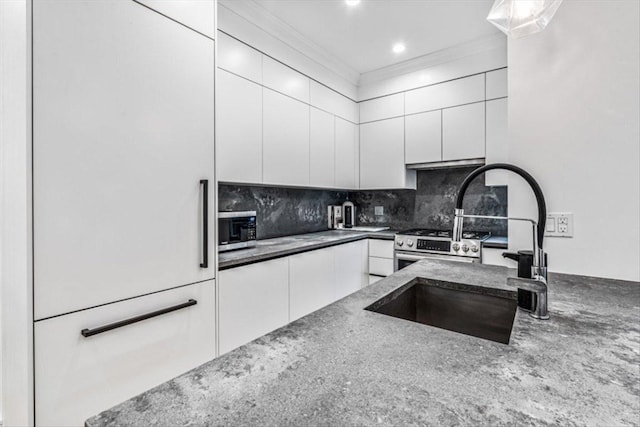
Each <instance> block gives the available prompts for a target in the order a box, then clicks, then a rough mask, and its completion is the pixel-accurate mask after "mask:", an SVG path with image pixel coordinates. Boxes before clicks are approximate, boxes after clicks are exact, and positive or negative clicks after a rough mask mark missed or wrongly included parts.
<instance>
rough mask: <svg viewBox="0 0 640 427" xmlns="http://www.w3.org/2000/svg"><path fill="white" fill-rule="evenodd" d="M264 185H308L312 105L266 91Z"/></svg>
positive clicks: (264, 92)
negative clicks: (310, 108)
mask: <svg viewBox="0 0 640 427" xmlns="http://www.w3.org/2000/svg"><path fill="white" fill-rule="evenodd" d="M263 106H264V109H263V153H262V154H263V182H264V183H265V184H289V185H309V106H308V105H307V104H303V103H302V102H299V101H296V100H295V99H292V98H289V97H288V96H285V95H282V94H280V93H277V92H274V91H272V90H270V89H267V88H263Z"/></svg>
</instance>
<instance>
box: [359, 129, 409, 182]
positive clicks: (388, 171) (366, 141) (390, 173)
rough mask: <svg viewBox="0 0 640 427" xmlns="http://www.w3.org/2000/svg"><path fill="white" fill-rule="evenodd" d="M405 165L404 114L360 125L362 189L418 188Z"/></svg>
mask: <svg viewBox="0 0 640 427" xmlns="http://www.w3.org/2000/svg"><path fill="white" fill-rule="evenodd" d="M415 176H416V172H415V171H407V169H406V168H405V164H404V117H397V118H394V119H386V120H379V121H375V122H371V123H364V124H362V125H360V188H363V189H386V188H416V187H415V185H416V182H415Z"/></svg>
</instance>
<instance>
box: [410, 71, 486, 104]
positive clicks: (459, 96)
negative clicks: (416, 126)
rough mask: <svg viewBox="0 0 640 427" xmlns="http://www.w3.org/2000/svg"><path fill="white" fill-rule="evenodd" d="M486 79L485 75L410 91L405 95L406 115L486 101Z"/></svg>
mask: <svg viewBox="0 0 640 427" xmlns="http://www.w3.org/2000/svg"><path fill="white" fill-rule="evenodd" d="M484 78H485V77H484V73H483V74H477V75H475V76H469V77H465V78H461V79H456V80H452V81H450V82H445V83H438V84H434V85H431V86H426V87H423V88H420V89H415V90H410V91H408V92H406V94H405V114H414V113H421V112H423V111H431V110H438V109H441V108H447V107H453V106H456V105H462V104H470V103H473V102H479V101H484V99H485V93H484V90H485V82H484Z"/></svg>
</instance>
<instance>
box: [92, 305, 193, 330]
mask: <svg viewBox="0 0 640 427" xmlns="http://www.w3.org/2000/svg"><path fill="white" fill-rule="evenodd" d="M197 303H198V301H196V300H194V299H190V300H189V301H187V302H183V303H182V304H178V305H173V306H171V307H167V308H163V309H160V310H157V311H152V312H151V313H146V314H141V315H140V316H136V317H131V318H129V319H125V320H121V321H119V322H115V323H110V324H108V325H104V326H99V327H97V328H93V329H83V330H81V331H80V333H81V334H82V336H83V337H85V338H86V337H90V336H93V335H98V334H101V333H103V332H107V331H111V330H113V329H117V328H121V327H123V326H127V325H131V324H132V323H137V322H141V321H143V320H147V319H151V318H152V317H156V316H160V315H163V314H166V313H171V312H172V311H176V310H180V309H181V308H185V307H191V306H192V305H196V304H197Z"/></svg>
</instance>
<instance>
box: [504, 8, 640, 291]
mask: <svg viewBox="0 0 640 427" xmlns="http://www.w3.org/2000/svg"><path fill="white" fill-rule="evenodd" d="M639 20H640V2H638V1H637V0H624V1H612V0H600V1H595V0H593V1H577V0H569V1H565V2H564V3H563V4H562V6H561V7H560V9H559V10H558V12H557V14H556V16H555V18H554V20H553V21H552V22H551V23H550V25H549V26H548V27H547V29H546V30H544V31H543V32H542V33H539V34H536V35H533V36H530V37H525V38H522V39H515V40H509V45H508V49H509V50H508V62H509V69H508V73H509V158H510V161H511V163H514V164H516V165H519V166H521V167H523V168H524V169H526V170H528V171H529V172H530V173H531V174H532V175H533V176H534V177H535V178H536V179H537V180H538V182H539V183H540V185H541V186H542V189H543V191H544V193H545V196H546V200H547V208H548V211H550V212H573V213H574V219H575V224H574V237H573V238H547V239H545V248H546V250H547V252H548V253H549V268H550V270H551V271H556V272H564V273H573V274H582V275H593V276H598V277H610V278H618V279H627V280H634V281H638V280H640V261H639V260H640V129H639V128H640V106H639V103H640V84H639V79H640V77H639V76H640V69H639V63H640V57H639V55H640V30H639V27H640V22H639ZM516 181H517V182H516ZM525 188H526V187H524V186H523V185H522V184H521V182H520V181H518V180H516V179H511V180H510V186H509V211H510V212H509V213H510V215H515V216H520V215H527V216H533V215H535V207H534V206H535V205H534V204H533V197H532V196H530V192H529V191H528V190H526V189H525ZM509 231H510V232H509V239H510V242H511V243H510V246H511V249H518V248H523V247H526V246H530V241H531V238H530V235H531V234H530V231H529V230H527V229H523V228H522V227H510V230H509Z"/></svg>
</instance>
